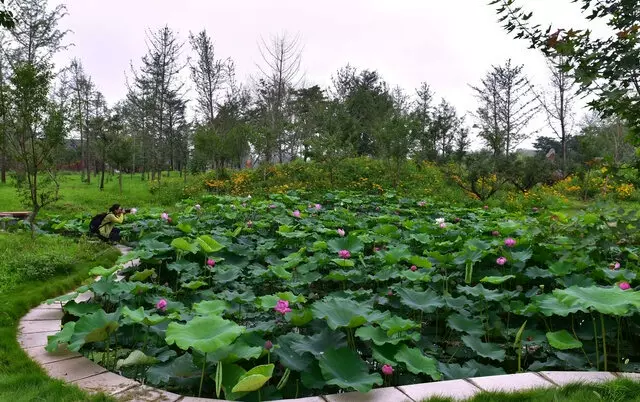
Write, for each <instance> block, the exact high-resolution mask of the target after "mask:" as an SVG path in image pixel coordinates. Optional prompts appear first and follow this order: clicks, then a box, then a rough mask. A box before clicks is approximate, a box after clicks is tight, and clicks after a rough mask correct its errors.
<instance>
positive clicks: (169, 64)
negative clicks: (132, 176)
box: [129, 26, 184, 180]
mask: <svg viewBox="0 0 640 402" xmlns="http://www.w3.org/2000/svg"><path fill="white" fill-rule="evenodd" d="M182 46H183V44H182V43H181V42H180V41H179V40H178V38H177V36H176V34H175V33H174V31H173V30H171V29H170V28H169V27H168V26H165V27H163V28H160V29H159V30H157V31H156V32H149V33H148V36H147V54H146V55H145V56H144V57H143V58H142V66H141V68H140V71H139V72H136V71H134V85H133V88H130V91H129V99H130V100H131V101H132V103H133V105H135V107H137V108H139V112H140V114H141V117H142V127H143V130H141V135H142V141H141V145H142V149H143V150H144V152H145V153H146V155H144V159H143V163H144V164H145V165H144V167H143V175H144V171H148V169H150V170H151V179H152V180H154V179H155V178H156V177H157V179H158V180H160V177H161V171H162V170H163V169H165V168H167V167H168V166H167V161H168V160H169V158H170V152H171V151H170V150H169V149H168V144H169V138H168V135H169V133H170V132H171V128H170V127H168V113H169V104H170V102H171V100H172V99H176V98H181V96H182V95H181V91H182V87H183V85H184V84H183V83H182V82H181V81H180V80H179V75H180V71H181V69H182V66H181V64H180V56H181V50H182Z"/></svg>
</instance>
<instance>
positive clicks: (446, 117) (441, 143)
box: [428, 99, 462, 160]
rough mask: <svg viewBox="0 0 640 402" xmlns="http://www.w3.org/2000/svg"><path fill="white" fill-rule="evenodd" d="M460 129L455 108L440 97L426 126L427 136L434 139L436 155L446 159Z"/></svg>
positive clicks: (451, 151) (451, 150)
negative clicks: (427, 126) (429, 122)
mask: <svg viewBox="0 0 640 402" xmlns="http://www.w3.org/2000/svg"><path fill="white" fill-rule="evenodd" d="M461 130H462V122H461V120H460V118H458V115H457V113H456V109H455V108H454V107H453V106H452V105H451V104H449V103H448V102H447V101H446V100H444V99H442V101H441V102H440V104H439V105H438V106H437V107H436V108H434V110H433V116H432V117H431V124H430V126H429V128H428V133H429V137H430V138H431V139H432V140H433V141H434V145H435V147H434V151H435V153H436V157H439V158H440V159H441V160H446V159H447V158H448V157H449V156H450V155H451V154H452V153H453V150H454V148H453V147H454V144H455V142H456V138H457V137H458V136H459V134H460V131H461ZM458 145H461V144H458Z"/></svg>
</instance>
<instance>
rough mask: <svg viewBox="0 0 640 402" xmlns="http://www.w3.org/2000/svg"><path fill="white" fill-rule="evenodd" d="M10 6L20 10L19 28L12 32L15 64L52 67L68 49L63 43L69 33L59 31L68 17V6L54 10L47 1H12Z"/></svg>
mask: <svg viewBox="0 0 640 402" xmlns="http://www.w3.org/2000/svg"><path fill="white" fill-rule="evenodd" d="M9 5H10V6H11V7H13V8H14V9H15V10H16V16H15V21H16V24H15V26H14V27H13V28H12V29H11V30H10V32H11V35H12V37H13V42H14V44H15V46H12V48H11V50H10V53H11V60H12V62H13V63H15V62H16V61H18V60H19V61H25V62H28V63H30V64H33V65H40V64H44V65H48V63H49V60H50V59H51V58H52V57H53V55H54V54H55V53H57V52H58V51H60V50H62V49H64V48H66V46H65V45H63V41H64V37H65V36H66V35H67V33H68V32H69V31H67V30H64V31H63V30H60V28H59V27H58V25H59V22H60V20H61V19H62V18H64V17H65V16H66V15H67V8H66V6H65V5H64V4H60V5H58V6H56V7H54V8H53V9H52V10H50V9H49V7H48V1H47V0H20V1H18V0H10V2H9Z"/></svg>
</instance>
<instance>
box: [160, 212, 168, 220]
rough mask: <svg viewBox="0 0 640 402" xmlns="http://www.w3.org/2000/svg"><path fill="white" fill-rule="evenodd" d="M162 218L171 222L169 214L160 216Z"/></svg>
mask: <svg viewBox="0 0 640 402" xmlns="http://www.w3.org/2000/svg"><path fill="white" fill-rule="evenodd" d="M160 218H161V219H163V220H165V221H166V220H169V214H168V213H166V212H163V213H162V215H160Z"/></svg>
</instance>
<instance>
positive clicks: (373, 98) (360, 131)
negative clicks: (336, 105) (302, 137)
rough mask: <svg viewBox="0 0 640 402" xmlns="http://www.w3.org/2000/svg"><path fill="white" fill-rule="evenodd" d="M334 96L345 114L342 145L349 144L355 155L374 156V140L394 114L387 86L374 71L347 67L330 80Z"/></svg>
mask: <svg viewBox="0 0 640 402" xmlns="http://www.w3.org/2000/svg"><path fill="white" fill-rule="evenodd" d="M333 96H334V99H336V100H337V101H339V102H341V103H342V104H343V105H344V107H345V110H346V112H347V114H346V115H345V116H344V117H346V118H345V120H343V121H342V122H341V123H342V124H341V125H342V142H343V143H349V144H351V149H353V150H355V152H356V155H358V156H376V155H377V151H379V147H376V145H375V138H376V136H377V134H378V132H379V131H380V130H381V129H382V127H383V126H384V124H385V122H386V121H387V120H388V119H389V118H390V117H391V116H392V113H393V111H394V100H393V96H392V95H391V93H390V91H389V88H388V86H387V83H386V82H385V81H384V80H383V79H382V77H380V75H379V74H378V72H377V71H371V70H362V71H361V72H360V73H358V70H357V69H355V68H354V67H351V66H349V65H347V66H346V67H343V68H341V69H340V70H338V72H337V74H336V75H335V77H334V78H333Z"/></svg>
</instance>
